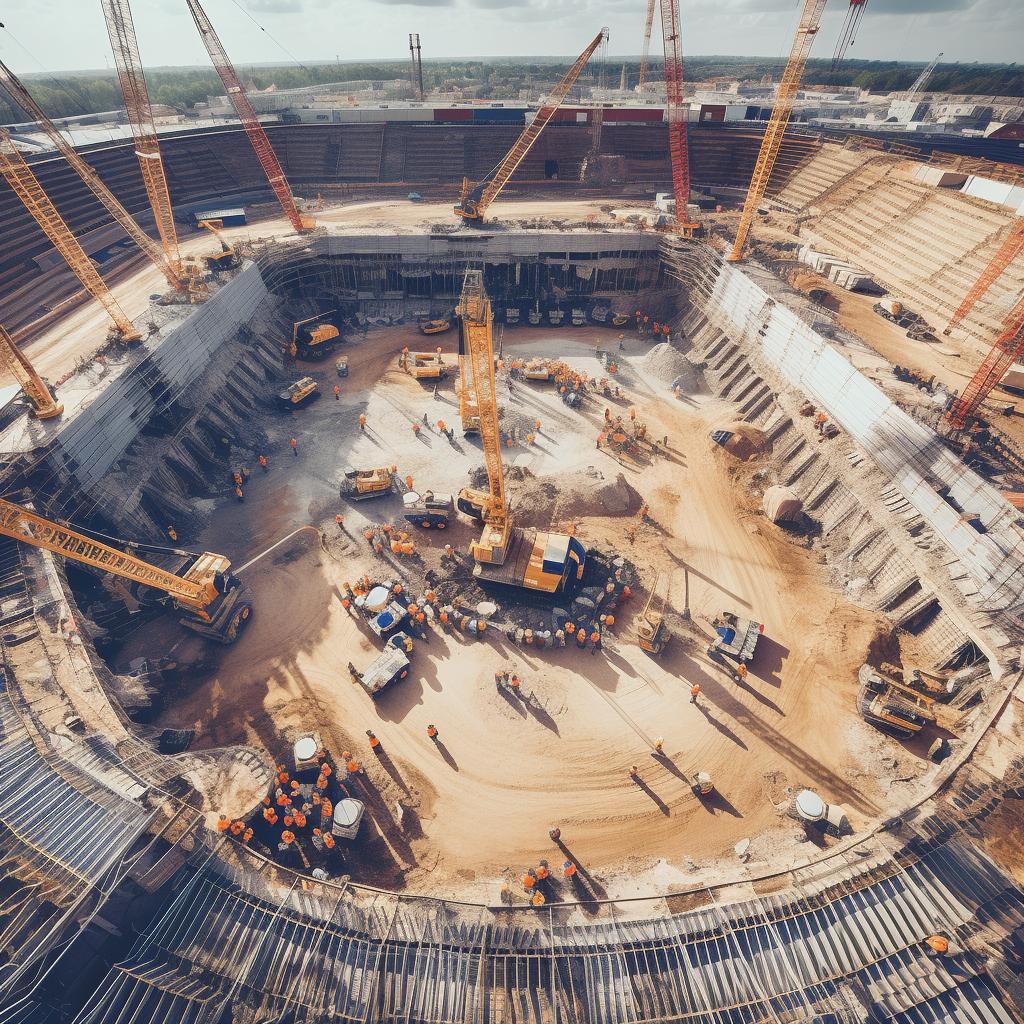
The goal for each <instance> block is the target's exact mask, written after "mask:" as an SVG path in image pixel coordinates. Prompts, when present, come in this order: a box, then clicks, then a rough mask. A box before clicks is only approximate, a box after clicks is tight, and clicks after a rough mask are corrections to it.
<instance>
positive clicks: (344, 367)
mask: <svg viewBox="0 0 1024 1024" xmlns="http://www.w3.org/2000/svg"><path fill="white" fill-rule="evenodd" d="M334 366H335V369H336V370H337V371H338V376H339V377H347V376H348V356H342V357H341V358H340V359H339V360H338V361H337V362H336V363H335V364H334Z"/></svg>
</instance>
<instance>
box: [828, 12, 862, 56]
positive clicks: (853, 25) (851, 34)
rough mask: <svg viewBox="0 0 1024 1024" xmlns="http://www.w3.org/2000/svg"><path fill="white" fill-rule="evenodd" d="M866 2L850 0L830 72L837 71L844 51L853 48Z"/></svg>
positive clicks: (844, 54) (844, 53)
mask: <svg viewBox="0 0 1024 1024" xmlns="http://www.w3.org/2000/svg"><path fill="white" fill-rule="evenodd" d="M867 5H868V0H850V7H849V10H847V12H846V21H844V22H843V28H842V31H841V32H840V33H839V40H838V42H837V43H836V50H835V53H833V54H832V67H831V68H829V70H830V71H835V70H837V69H838V67H839V65H840V64H841V63H842V62H843V58H844V57H845V56H846V51H847V50H849V48H850V47H851V46H853V41H854V39H855V38H856V36H857V29H858V28H859V27H860V19H861V18H863V17H864V8H865V7H867Z"/></svg>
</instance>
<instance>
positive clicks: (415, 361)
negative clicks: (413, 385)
mask: <svg viewBox="0 0 1024 1024" xmlns="http://www.w3.org/2000/svg"><path fill="white" fill-rule="evenodd" d="M398 368H399V369H400V370H405V372H406V373H407V374H409V376H411V377H415V378H416V379H417V380H443V379H444V378H445V377H447V376H448V367H447V366H445V364H444V360H443V359H442V358H441V350H440V349H438V350H437V351H436V352H410V351H409V350H408V349H407V348H403V349H402V351H401V352H400V353H399V356H398Z"/></svg>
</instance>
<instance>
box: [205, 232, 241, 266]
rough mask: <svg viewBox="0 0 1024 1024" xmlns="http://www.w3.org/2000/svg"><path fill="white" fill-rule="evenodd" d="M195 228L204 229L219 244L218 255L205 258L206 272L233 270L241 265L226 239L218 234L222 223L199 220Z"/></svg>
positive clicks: (238, 257) (239, 257)
mask: <svg viewBox="0 0 1024 1024" xmlns="http://www.w3.org/2000/svg"><path fill="white" fill-rule="evenodd" d="M197 226H198V227H201V228H206V230H207V231H209V232H210V234H211V235H213V237H214V238H216V239H217V241H218V242H220V249H221V251H220V255H219V256H207V257H206V269H207V270H234V269H235V268H236V267H238V266H240V265H241V263H242V257H241V256H239V255H238V253H237V252H235V249H234V247H233V246H230V245H228V243H227V239H225V237H224V236H223V235H222V234H221V233H220V229H221V228H222V227H224V221H222V220H201V221H199V224H198V225H197Z"/></svg>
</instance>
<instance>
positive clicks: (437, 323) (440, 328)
mask: <svg viewBox="0 0 1024 1024" xmlns="http://www.w3.org/2000/svg"><path fill="white" fill-rule="evenodd" d="M451 326H452V321H451V317H445V318H444V319H443V320H428V321H427V322H426V323H422V324H420V330H421V331H422V332H423V333H424V334H444V332H445V331H448V330H451Z"/></svg>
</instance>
